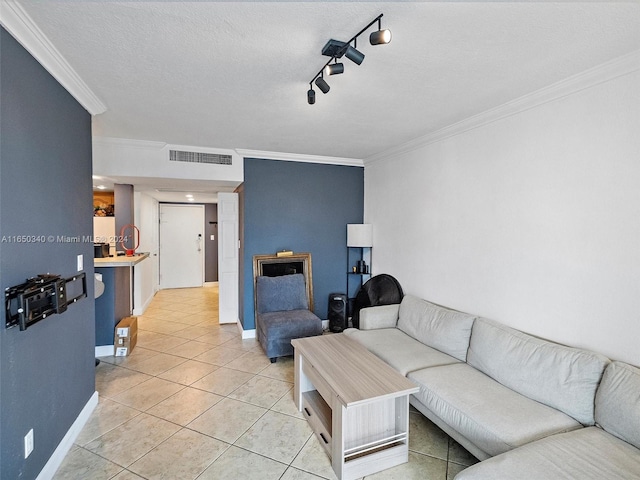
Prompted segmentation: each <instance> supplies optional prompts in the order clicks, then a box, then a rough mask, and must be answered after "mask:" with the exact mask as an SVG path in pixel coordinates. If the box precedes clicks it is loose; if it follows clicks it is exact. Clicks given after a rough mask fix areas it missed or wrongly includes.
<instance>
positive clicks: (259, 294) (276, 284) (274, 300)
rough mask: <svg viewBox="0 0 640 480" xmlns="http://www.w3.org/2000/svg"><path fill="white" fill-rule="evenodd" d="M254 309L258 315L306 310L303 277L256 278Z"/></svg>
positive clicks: (305, 292) (299, 275)
mask: <svg viewBox="0 0 640 480" xmlns="http://www.w3.org/2000/svg"><path fill="white" fill-rule="evenodd" d="M256 307H257V311H258V313H266V312H279V311H285V310H304V309H308V308H309V303H308V301H307V290H306V286H305V283H304V275H302V274H301V273H295V274H293V275H281V276H278V277H265V276H262V275H261V276H259V277H256Z"/></svg>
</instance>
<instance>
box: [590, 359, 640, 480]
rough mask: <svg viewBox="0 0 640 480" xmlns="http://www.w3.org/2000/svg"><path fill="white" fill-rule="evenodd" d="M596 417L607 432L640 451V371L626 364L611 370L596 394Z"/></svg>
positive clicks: (612, 366) (620, 363)
mask: <svg viewBox="0 0 640 480" xmlns="http://www.w3.org/2000/svg"><path fill="white" fill-rule="evenodd" d="M595 416H596V422H597V423H598V425H600V426H601V427H602V428H604V429H605V430H606V431H607V432H609V433H611V434H613V435H615V436H616V437H618V438H621V439H622V440H624V441H625V442H628V443H630V444H631V445H634V446H635V447H637V448H640V369H639V368H636V367H632V366H631V365H627V364H626V363H622V362H613V363H611V364H610V365H609V366H608V367H607V369H606V370H605V371H604V376H603V377H602V382H601V383H600V386H599V387H598V392H597V393H596V413H595ZM637 473H638V476H639V477H640V471H638V472H637Z"/></svg>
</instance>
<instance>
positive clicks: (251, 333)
mask: <svg viewBox="0 0 640 480" xmlns="http://www.w3.org/2000/svg"><path fill="white" fill-rule="evenodd" d="M237 325H238V330H239V331H240V336H241V337H242V339H243V340H246V339H247V338H256V329H255V328H254V329H253V330H244V329H243V328H242V323H241V322H240V321H239V320H238V323H237Z"/></svg>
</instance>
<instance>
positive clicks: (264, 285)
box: [256, 273, 322, 363]
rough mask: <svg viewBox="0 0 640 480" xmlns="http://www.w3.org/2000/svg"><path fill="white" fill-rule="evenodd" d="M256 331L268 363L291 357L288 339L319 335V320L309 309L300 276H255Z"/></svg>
mask: <svg viewBox="0 0 640 480" xmlns="http://www.w3.org/2000/svg"><path fill="white" fill-rule="evenodd" d="M256 330H257V334H258V341H259V342H260V345H261V346H262V348H263V349H264V352H265V353H266V355H267V357H269V359H270V360H271V362H272V363H273V362H275V361H276V359H277V357H283V356H286V355H292V354H293V346H292V345H291V339H293V338H301V337H311V336H314V335H321V334H322V320H320V319H319V318H318V317H317V316H316V315H315V314H314V313H313V312H311V311H310V310H309V299H308V298H307V289H306V287H305V283H304V275H302V274H300V273H296V274H293V275H281V276H278V277H265V276H258V277H256Z"/></svg>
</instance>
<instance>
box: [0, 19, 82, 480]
mask: <svg viewBox="0 0 640 480" xmlns="http://www.w3.org/2000/svg"><path fill="white" fill-rule="evenodd" d="M92 204H93V201H92V186H91V117H90V115H89V114H88V113H87V112H86V111H85V110H84V108H82V106H81V105H80V104H78V102H76V100H75V99H74V98H73V97H71V95H69V93H68V92H67V91H66V90H65V89H64V88H62V87H61V86H60V84H59V83H58V82H57V81H56V80H55V79H54V78H53V77H51V76H50V75H49V74H48V73H47V72H46V70H44V69H43V68H42V66H41V65H40V64H39V63H38V62H37V61H36V60H35V59H34V58H33V57H32V56H31V55H30V54H29V53H28V52H27V51H26V50H24V49H23V48H22V47H21V46H20V45H19V44H18V42H16V41H15V40H14V39H13V37H11V35H9V34H8V33H7V32H6V30H4V29H1V31H0V237H1V238H2V242H1V243H0V284H1V287H2V289H3V290H4V289H5V288H7V287H10V286H13V285H16V284H20V283H22V282H24V281H25V279H26V278H29V277H33V276H36V275H38V274H41V273H47V272H49V273H52V274H59V275H62V276H63V277H70V276H72V275H74V274H75V273H76V257H77V255H84V267H85V272H86V274H87V279H88V282H87V287H88V295H89V296H88V298H84V299H82V300H80V301H78V302H77V303H76V304H74V305H70V306H69V309H68V310H67V311H66V312H65V313H62V314H60V315H51V316H50V317H48V318H46V319H44V320H41V321H40V322H38V323H36V324H34V325H32V326H30V327H29V328H28V329H27V330H25V331H23V332H21V331H19V329H18V327H14V328H11V329H5V328H4V325H5V312H4V309H2V314H1V319H0V322H1V323H0V478H2V479H5V478H6V479H7V480H8V479H17V478H21V479H34V478H36V477H37V475H38V474H39V473H40V471H41V470H42V468H43V467H44V465H45V464H46V462H47V461H48V460H49V458H50V457H51V455H52V454H53V452H54V450H55V449H56V447H57V446H58V444H59V443H60V441H61V440H62V439H63V438H64V435H65V434H66V433H67V431H68V430H69V428H70V427H71V425H72V424H73V422H74V421H75V420H76V418H77V417H78V415H79V414H80V412H81V410H82V409H83V407H84V406H85V405H86V403H87V402H88V401H89V399H90V398H91V396H92V395H93V393H94V391H95V360H94V353H95V350H94V328H95V326H94V313H95V312H94V300H93V291H94V287H93V284H94V282H93V245H92V242H78V243H69V242H65V241H63V240H62V239H59V238H58V237H59V236H60V237H76V236H79V237H81V238H82V237H83V236H88V237H91V236H92V234H93V223H92V222H93V217H92ZM41 235H42V236H44V237H45V238H44V241H38V242H31V243H24V242H18V241H17V240H16V239H17V238H18V237H21V236H34V237H36V236H37V237H39V236H41ZM41 240H42V238H41ZM30 429H33V430H34V440H35V442H34V443H35V449H34V451H33V452H32V453H31V455H30V456H29V458H27V459H25V458H24V436H25V435H26V434H27V432H28V431H29V430H30Z"/></svg>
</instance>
